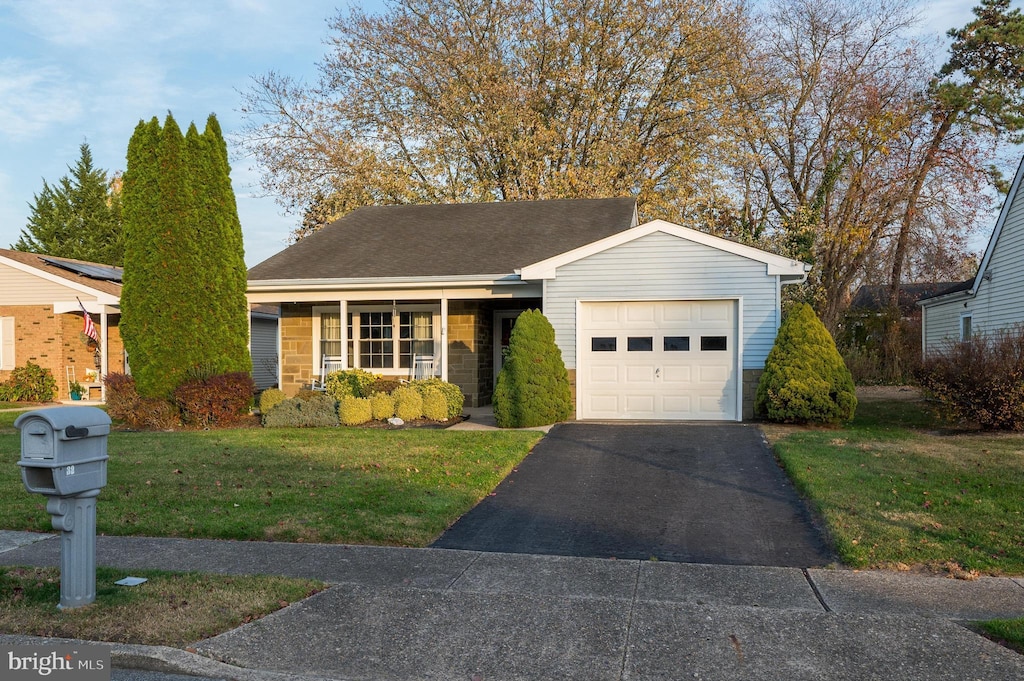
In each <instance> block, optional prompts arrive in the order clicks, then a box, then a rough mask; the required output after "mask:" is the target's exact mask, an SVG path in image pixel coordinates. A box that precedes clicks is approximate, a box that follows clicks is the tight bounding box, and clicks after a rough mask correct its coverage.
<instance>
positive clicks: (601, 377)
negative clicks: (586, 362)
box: [587, 364, 619, 385]
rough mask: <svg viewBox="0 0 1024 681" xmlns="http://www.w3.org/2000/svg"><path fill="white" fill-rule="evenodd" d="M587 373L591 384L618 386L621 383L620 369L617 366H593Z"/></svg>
mask: <svg viewBox="0 0 1024 681" xmlns="http://www.w3.org/2000/svg"><path fill="white" fill-rule="evenodd" d="M587 373H588V375H589V378H590V382H591V383H595V384H602V383H604V384H610V385H616V384H618V382H619V367H618V365H615V364H611V365H609V364H601V365H596V366H591V367H590V368H589V370H588V372H587Z"/></svg>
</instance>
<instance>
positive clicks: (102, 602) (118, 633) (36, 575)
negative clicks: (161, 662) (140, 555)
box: [0, 567, 324, 647]
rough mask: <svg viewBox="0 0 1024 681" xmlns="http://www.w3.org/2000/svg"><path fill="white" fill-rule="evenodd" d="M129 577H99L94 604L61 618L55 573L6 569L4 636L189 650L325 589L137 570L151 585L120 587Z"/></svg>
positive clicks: (0, 589)
mask: <svg viewBox="0 0 1024 681" xmlns="http://www.w3.org/2000/svg"><path fill="white" fill-rule="evenodd" d="M126 574H127V573H126V572H125V571H124V570H116V569H113V568H103V567H100V568H97V569H96V601H95V602H94V603H92V604H90V605H86V606H81V607H77V608H71V609H69V610H58V609H57V604H58V603H59V602H60V571H59V570H57V569H56V568H36V567H4V568H0V631H3V632H4V633H6V634H23V635H27V636H47V637H60V638H77V639H85V640H91V641H112V642H118V643H139V644H145V645H164V646H177V647H185V646H187V645H188V644H190V643H194V642H195V641H198V640H200V639H203V638H208V637H210V636H215V635H217V634H219V633H222V632H224V631H227V630H229V629H233V628H235V627H237V626H239V625H241V624H243V623H245V622H249V621H252V620H253V619H257V618H259V617H263V616H264V615H266V614H268V613H271V612H274V611H275V610H279V609H281V608H283V607H285V606H286V605H288V604H289V603H293V602H295V601H298V600H301V599H303V598H306V597H307V596H310V595H312V594H314V593H316V592H317V591H320V590H321V589H323V588H324V584H323V583H321V582H317V581H314V580H309V579H289V578H285V577H271V576H224V575H206V574H199V573H191V572H189V573H175V572H165V571H159V570H136V569H132V571H131V575H132V576H134V577H145V578H147V579H148V580H149V581H147V582H146V583H144V584H141V585H139V586H134V587H124V586H117V585H116V584H114V582H116V581H117V580H119V579H121V578H122V577H125V576H126Z"/></svg>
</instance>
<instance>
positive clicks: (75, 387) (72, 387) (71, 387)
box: [68, 381, 85, 400]
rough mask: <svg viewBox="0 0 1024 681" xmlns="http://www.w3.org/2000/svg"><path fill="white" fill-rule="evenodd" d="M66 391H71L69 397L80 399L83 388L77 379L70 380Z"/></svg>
mask: <svg viewBox="0 0 1024 681" xmlns="http://www.w3.org/2000/svg"><path fill="white" fill-rule="evenodd" d="M68 392H69V393H71V399H73V400H80V399H82V395H83V394H84V393H85V389H84V388H83V387H82V384H81V383H79V382H78V381H71V383H70V384H68Z"/></svg>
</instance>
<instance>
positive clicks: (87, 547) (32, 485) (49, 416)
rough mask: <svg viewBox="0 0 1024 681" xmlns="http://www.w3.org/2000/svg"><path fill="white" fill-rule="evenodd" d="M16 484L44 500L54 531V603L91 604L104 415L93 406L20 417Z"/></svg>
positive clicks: (103, 480)
mask: <svg viewBox="0 0 1024 681" xmlns="http://www.w3.org/2000/svg"><path fill="white" fill-rule="evenodd" d="M14 427H15V428H18V429H19V430H20V431H21V460H20V461H18V465H19V466H21V481H22V482H23V483H25V489H27V490H28V491H29V492H35V493H38V494H43V495H45V496H46V498H47V499H46V510H47V512H48V513H49V514H50V515H51V516H52V517H51V519H50V520H51V522H52V523H53V529H55V530H60V531H61V535H60V604H59V605H58V606H57V607H58V608H76V607H78V606H81V605H88V604H89V603H92V602H93V601H94V600H96V497H97V496H99V493H100V489H101V488H103V487H105V486H106V484H107V458H108V457H107V435H108V434H109V433H110V417H109V416H107V414H106V412H104V411H103V410H102V409H97V408H96V407H52V408H50V409H40V410H38V411H30V412H26V413H24V414H22V415H21V416H19V417H18V419H17V420H16V421H15V422H14Z"/></svg>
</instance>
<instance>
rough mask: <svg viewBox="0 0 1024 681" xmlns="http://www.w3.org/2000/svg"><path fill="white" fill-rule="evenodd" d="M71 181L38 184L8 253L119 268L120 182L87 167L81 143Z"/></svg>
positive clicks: (89, 153)
mask: <svg viewBox="0 0 1024 681" xmlns="http://www.w3.org/2000/svg"><path fill="white" fill-rule="evenodd" d="M79 151H80V153H81V156H80V157H79V159H78V162H77V163H76V164H75V165H74V167H71V166H68V170H69V171H70V172H71V175H70V176H68V175H65V176H64V177H62V178H61V179H60V180H59V181H58V182H57V184H55V185H51V184H49V183H47V182H46V181H45V180H43V190H42V191H41V192H40V193H38V194H36V195H35V196H34V200H33V203H32V204H31V213H30V214H29V218H28V224H27V225H26V227H25V229H23V230H22V231H21V236H20V237H19V238H18V242H17V243H16V244H14V245H13V246H12V248H13V249H14V250H17V251H26V252H29V253H41V254H45V255H52V256H56V257H60V258H73V259H77V260H88V261H91V262H99V263H104V264H107V265H120V264H121V263H122V260H123V258H124V241H123V239H122V223H121V193H120V189H119V187H120V179H119V178H118V177H117V176H114V177H113V178H110V177H108V176H107V172H106V171H105V170H101V169H99V168H94V167H93V161H92V151H91V150H90V149H89V145H88V144H87V143H82V145H81V146H80V147H79Z"/></svg>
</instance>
